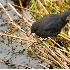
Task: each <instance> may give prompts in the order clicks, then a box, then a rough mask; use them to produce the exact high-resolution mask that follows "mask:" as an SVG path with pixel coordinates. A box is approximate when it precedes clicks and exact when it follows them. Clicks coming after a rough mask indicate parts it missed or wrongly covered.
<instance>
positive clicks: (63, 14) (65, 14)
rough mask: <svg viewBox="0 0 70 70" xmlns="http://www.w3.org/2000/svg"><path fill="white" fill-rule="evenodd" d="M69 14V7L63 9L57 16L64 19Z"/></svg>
mask: <svg viewBox="0 0 70 70" xmlns="http://www.w3.org/2000/svg"><path fill="white" fill-rule="evenodd" d="M69 15H70V8H69V9H67V10H66V11H64V12H62V13H60V14H59V16H60V17H61V18H63V19H64V20H65V19H66V18H67V17H68V16H69Z"/></svg>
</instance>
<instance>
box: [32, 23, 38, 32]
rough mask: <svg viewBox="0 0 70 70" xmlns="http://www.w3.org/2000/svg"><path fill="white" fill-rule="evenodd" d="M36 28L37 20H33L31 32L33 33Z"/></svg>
mask: <svg viewBox="0 0 70 70" xmlns="http://www.w3.org/2000/svg"><path fill="white" fill-rule="evenodd" d="M37 29H38V24H37V22H34V23H33V24H32V26H31V33H35V32H36V31H37Z"/></svg>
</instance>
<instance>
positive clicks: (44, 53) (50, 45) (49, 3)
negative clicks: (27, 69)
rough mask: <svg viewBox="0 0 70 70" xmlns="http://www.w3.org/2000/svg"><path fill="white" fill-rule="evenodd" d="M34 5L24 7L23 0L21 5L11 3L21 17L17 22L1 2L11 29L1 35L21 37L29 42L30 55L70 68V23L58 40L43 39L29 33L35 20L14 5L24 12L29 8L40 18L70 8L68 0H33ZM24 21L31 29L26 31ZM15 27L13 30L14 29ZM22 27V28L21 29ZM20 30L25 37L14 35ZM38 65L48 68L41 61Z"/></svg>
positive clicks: (35, 16)
mask: <svg viewBox="0 0 70 70" xmlns="http://www.w3.org/2000/svg"><path fill="white" fill-rule="evenodd" d="M31 2H32V5H31V6H29V9H28V8H24V7H23V6H22V3H21V0H19V3H20V6H17V5H14V4H10V3H9V5H10V6H11V7H12V9H13V10H14V12H16V13H17V15H18V16H19V17H20V20H19V23H21V22H23V23H21V24H18V22H17V24H16V23H15V21H14V20H12V18H11V16H10V15H9V14H8V12H7V11H6V9H5V8H4V6H3V5H2V4H1V3H0V6H1V7H2V9H3V10H4V12H5V13H6V15H7V16H8V18H9V25H10V28H9V29H10V30H11V31H9V30H8V31H7V32H6V33H0V35H1V36H6V37H11V38H12V39H13V38H15V39H16V40H17V39H20V40H21V41H25V42H27V43H28V45H29V47H28V48H26V50H28V52H29V54H30V55H34V56H36V57H37V58H39V59H42V60H43V61H44V62H47V61H50V62H51V63H53V64H54V65H57V66H58V67H60V68H63V69H69V68H70V36H69V35H68V32H69V30H70V26H69V25H70V24H68V25H66V26H65V27H64V28H63V29H62V31H61V33H60V34H59V35H58V36H57V40H56V41H55V40H54V39H52V38H50V37H49V38H48V39H46V40H41V38H38V37H34V36H32V35H30V36H29V35H28V32H29V31H30V27H31V25H32V24H31V22H32V23H33V22H34V21H33V20H32V19H31V18H28V17H27V16H26V14H25V13H24V15H25V17H23V16H22V15H20V13H18V12H17V11H16V9H15V8H14V7H17V8H20V9H21V10H22V12H24V10H28V11H30V12H31V14H32V15H33V17H34V18H36V19H39V18H41V17H42V16H43V15H47V14H49V13H59V12H62V11H64V10H65V9H67V8H69V5H68V4H67V3H68V2H67V3H66V2H64V1H63V2H62V1H61V0H43V1H42V0H36V1H35V0H31ZM24 22H26V23H27V24H28V27H29V31H26V30H25V28H23V26H24V24H25V23H24ZM12 28H13V30H12ZM21 28H22V29H21ZM17 29H18V30H19V31H21V32H22V33H23V36H24V37H23V38H22V37H21V36H20V35H19V34H17V35H14V34H13V33H14V32H15V31H16V30H17ZM38 65H40V66H42V67H44V68H46V69H47V68H48V67H46V66H45V65H43V64H42V63H39V64H38Z"/></svg>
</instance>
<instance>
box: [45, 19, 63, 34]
mask: <svg viewBox="0 0 70 70" xmlns="http://www.w3.org/2000/svg"><path fill="white" fill-rule="evenodd" d="M61 23H63V22H62V20H61V19H58V20H53V21H52V22H51V23H49V24H48V25H47V26H45V29H44V30H45V31H46V32H48V31H49V32H51V33H54V32H58V31H60V30H61Z"/></svg>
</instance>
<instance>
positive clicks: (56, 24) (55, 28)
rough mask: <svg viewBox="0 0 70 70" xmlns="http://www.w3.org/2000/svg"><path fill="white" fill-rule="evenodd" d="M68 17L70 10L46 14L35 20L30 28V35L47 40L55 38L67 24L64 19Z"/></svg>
mask: <svg viewBox="0 0 70 70" xmlns="http://www.w3.org/2000/svg"><path fill="white" fill-rule="evenodd" d="M69 15H70V8H69V9H67V10H66V11H64V12H62V13H58V14H48V15H46V16H43V17H42V18H41V19H39V20H37V21H36V22H34V23H33V25H32V26H31V33H35V34H36V35H38V36H39V37H42V38H47V37H53V36H57V35H58V34H59V33H60V31H61V29H62V28H63V27H64V26H65V25H66V24H67V23H68V22H69V20H66V18H67V17H68V16H69Z"/></svg>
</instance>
